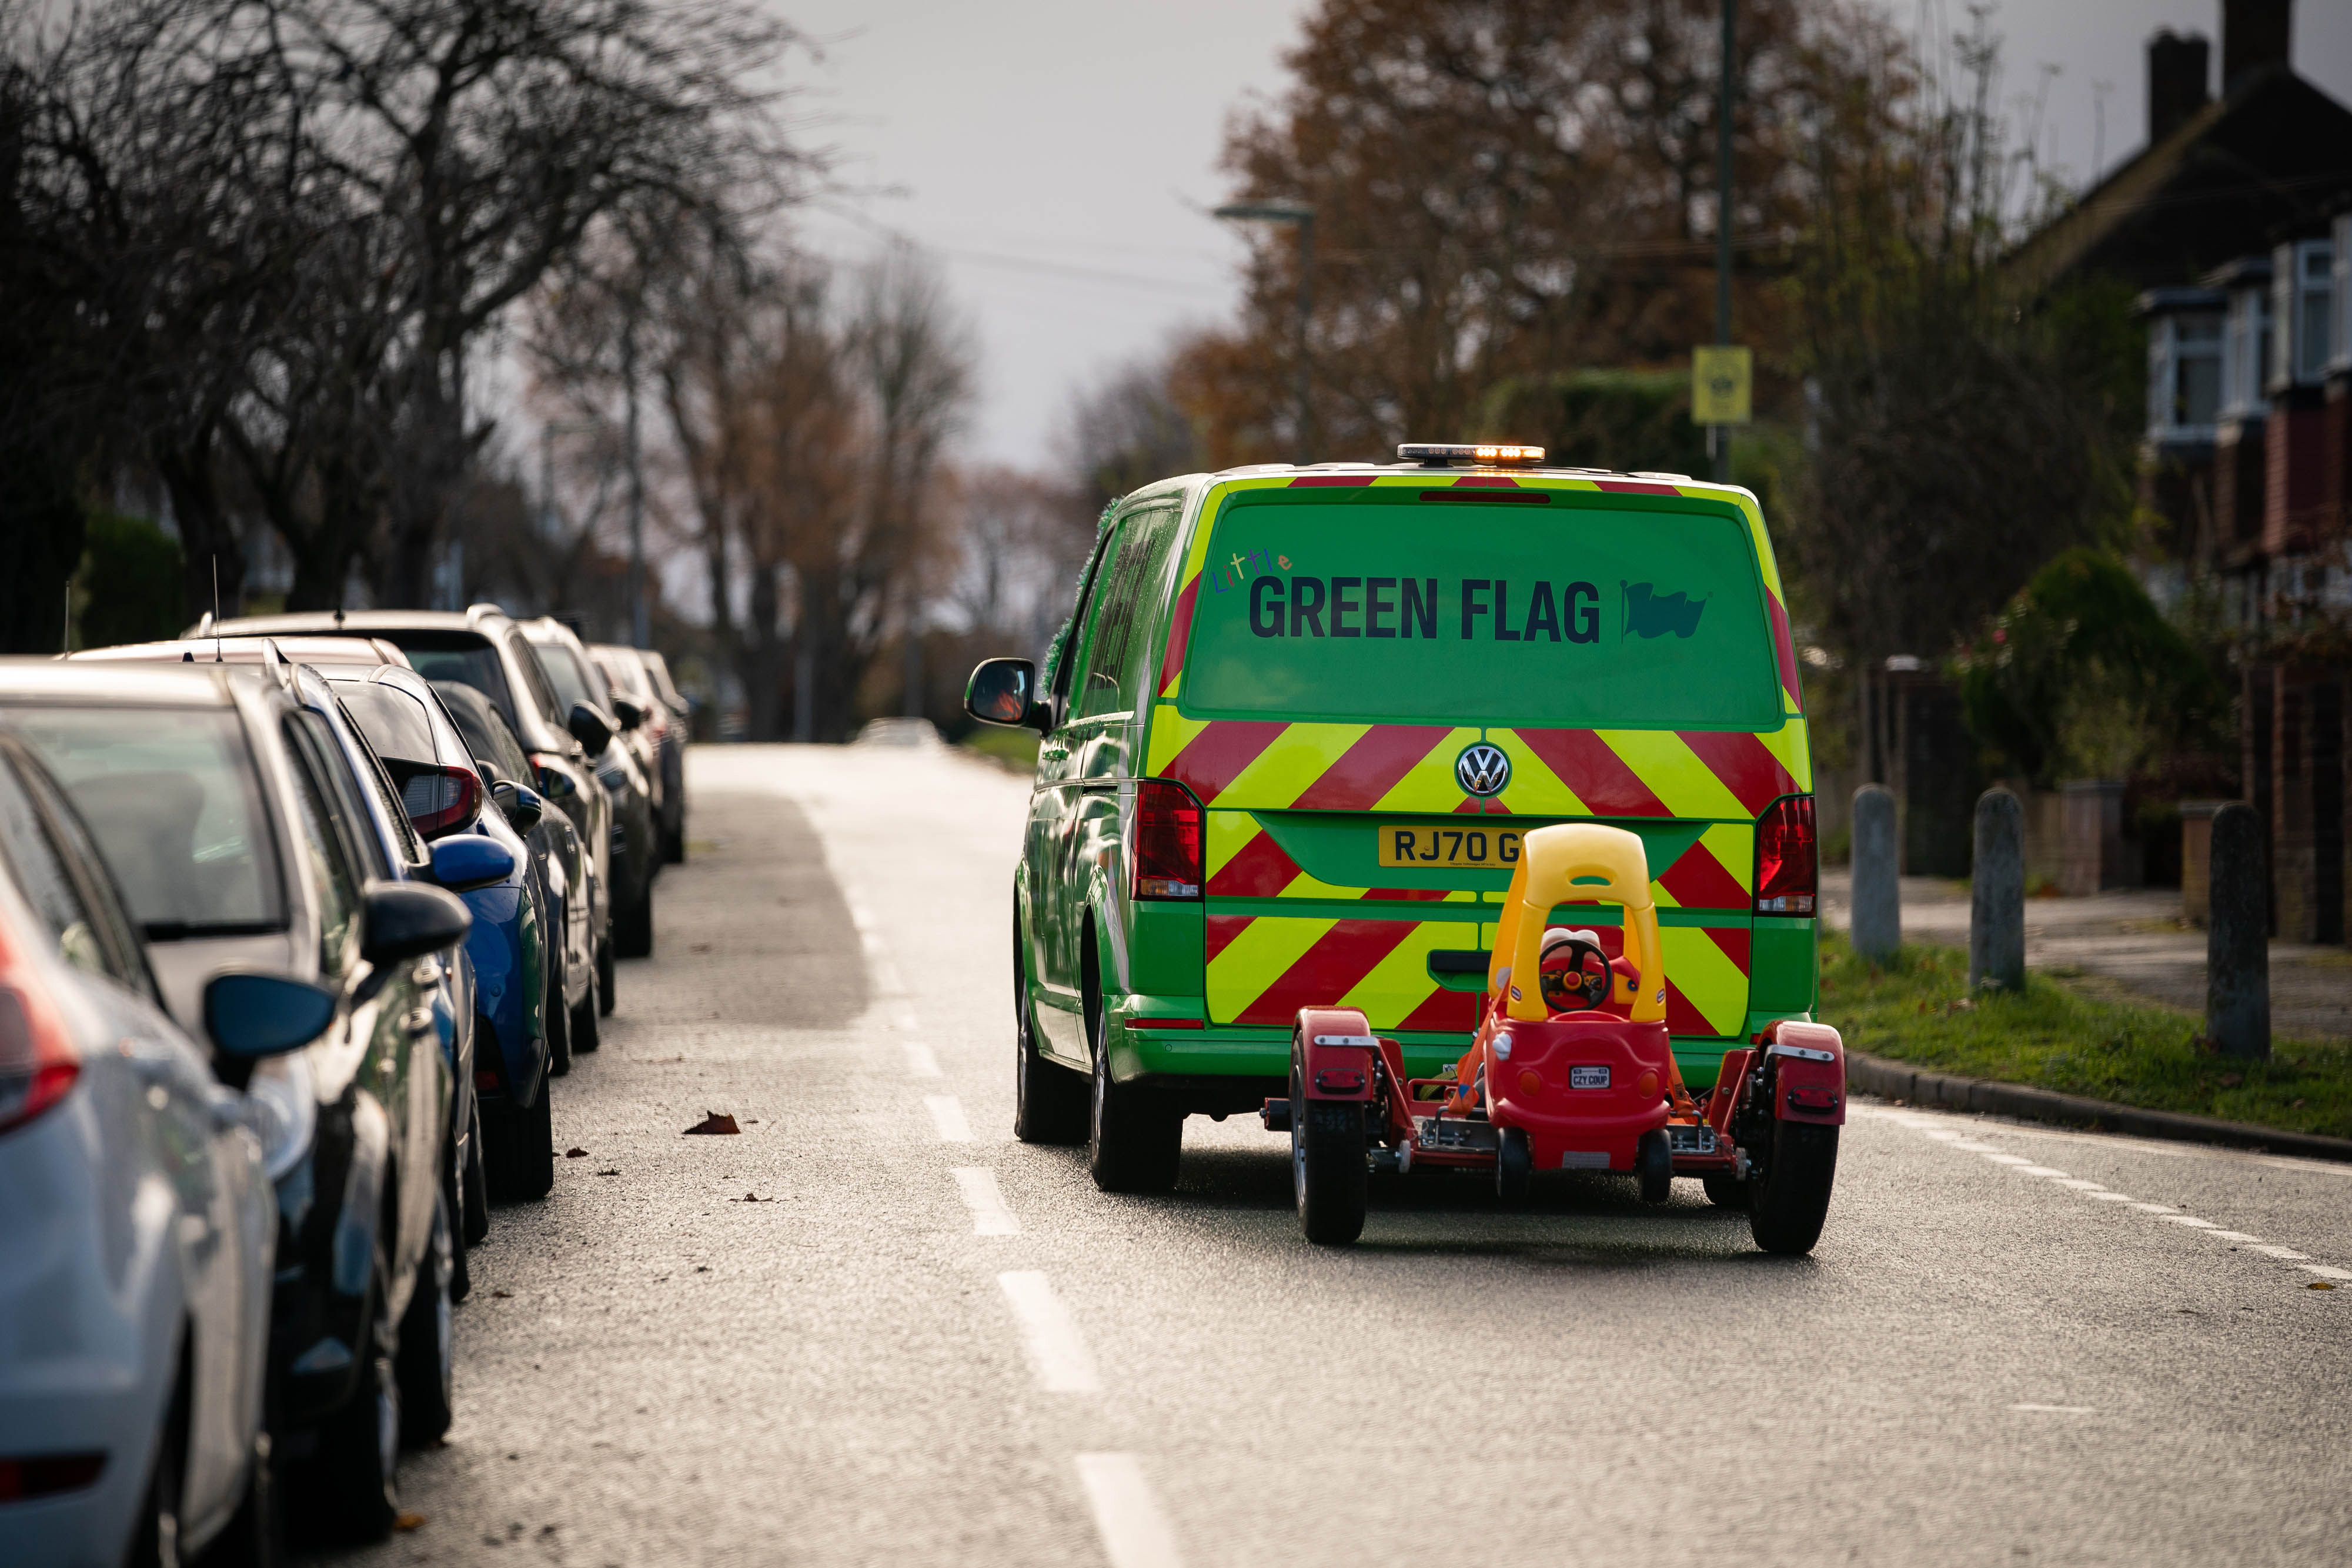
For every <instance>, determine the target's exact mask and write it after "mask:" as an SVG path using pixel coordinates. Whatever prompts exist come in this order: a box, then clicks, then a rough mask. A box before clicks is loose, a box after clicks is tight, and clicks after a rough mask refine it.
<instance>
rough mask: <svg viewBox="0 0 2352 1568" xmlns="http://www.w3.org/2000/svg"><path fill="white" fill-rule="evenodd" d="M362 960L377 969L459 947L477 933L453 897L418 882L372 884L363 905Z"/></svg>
mask: <svg viewBox="0 0 2352 1568" xmlns="http://www.w3.org/2000/svg"><path fill="white" fill-rule="evenodd" d="M360 915H361V919H362V923H363V924H362V934H361V942H360V956H362V957H363V958H365V959H366V960H367V961H368V962H369V963H371V964H373V965H374V966H375V967H378V968H382V967H383V966H385V965H386V964H397V963H399V962H400V961H401V960H402V959H404V958H421V957H423V956H425V954H427V953H438V952H439V951H441V949H443V948H444V947H455V946H457V944H458V943H460V942H463V941H464V940H465V939H466V933H467V932H468V931H471V930H472V929H473V928H474V916H473V912H472V911H470V910H468V909H467V907H466V906H465V904H463V903H461V902H460V901H459V900H458V897H457V894H454V893H445V892H443V891H442V890H441V889H440V888H437V887H427V886H425V884H424V883H419V882H379V883H372V884H371V885H370V886H369V888H368V890H367V892H366V894H363V895H362V898H361V900H360Z"/></svg>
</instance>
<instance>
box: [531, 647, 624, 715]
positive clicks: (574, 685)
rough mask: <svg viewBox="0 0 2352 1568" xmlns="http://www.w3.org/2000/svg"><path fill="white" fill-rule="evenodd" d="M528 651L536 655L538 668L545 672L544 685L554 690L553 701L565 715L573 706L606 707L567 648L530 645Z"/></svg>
mask: <svg viewBox="0 0 2352 1568" xmlns="http://www.w3.org/2000/svg"><path fill="white" fill-rule="evenodd" d="M530 651H531V652H532V653H535V654H537V655H538V657H539V667H540V668H541V669H542V670H544V671H546V672H547V684H548V685H551V686H553V687H554V688H555V700H556V702H557V704H558V705H559V706H561V707H562V710H563V711H564V712H565V713H570V712H571V711H572V705H573V704H574V703H586V704H588V705H589V706H592V707H600V708H601V707H605V706H610V705H609V704H608V703H607V701H606V699H605V696H604V691H603V690H602V689H601V687H600V686H599V685H598V683H597V682H595V681H594V680H593V679H591V678H590V677H589V674H588V672H587V671H585V670H583V669H582V668H581V667H580V661H579V659H578V658H576V657H574V656H573V654H572V650H571V649H569V648H567V647H565V646H564V645H563V644H562V643H532V644H531V645H530Z"/></svg>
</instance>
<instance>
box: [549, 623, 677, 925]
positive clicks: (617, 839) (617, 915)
mask: <svg viewBox="0 0 2352 1568" xmlns="http://www.w3.org/2000/svg"><path fill="white" fill-rule="evenodd" d="M522 634H523V637H524V639H525V640H526V641H527V642H528V643H529V644H530V651H531V653H532V655H533V656H534V657H535V658H537V659H538V660H539V667H540V669H541V671H542V672H543V673H544V674H546V676H547V684H548V685H551V686H552V687H554V688H555V695H556V700H557V701H558V702H560V703H562V704H563V705H564V706H566V708H567V709H570V708H580V707H585V708H588V709H590V710H592V711H593V712H594V713H595V714H597V715H598V716H600V717H603V718H605V719H607V720H608V721H609V723H610V727H611V734H610V736H609V737H607V739H606V742H605V745H604V749H603V750H602V751H599V752H595V753H593V754H592V755H593V758H594V760H595V764H596V778H597V779H598V781H599V782H601V783H602V784H603V785H604V792H605V793H606V794H607V795H609V796H611V797H612V801H613V821H614V832H613V951H614V953H615V954H617V955H619V956H621V957H624V958H646V957H651V956H653V950H654V876H655V874H656V873H658V872H659V871H660V870H661V856H660V854H659V852H658V848H659V846H658V845H656V842H655V840H654V790H653V780H652V779H649V778H648V777H647V776H646V770H645V768H644V767H643V766H641V764H640V762H639V760H638V756H637V753H636V751H635V749H634V748H633V747H632V745H631V742H632V740H633V739H634V737H635V732H636V731H637V730H638V729H639V728H640V727H643V725H644V723H645V718H646V710H645V709H644V708H643V707H640V706H638V705H637V704H636V703H635V701H633V700H631V699H629V698H627V697H618V698H616V697H615V696H614V695H613V691H612V688H611V687H609V686H608V685H605V683H604V674H603V673H602V672H601V671H599V670H598V669H597V668H596V662H595V661H594V660H593V659H591V658H590V657H589V656H588V648H587V645H586V644H585V643H582V642H581V641H580V639H579V637H578V636H576V635H575V634H574V633H573V632H572V628H570V627H569V626H566V625H565V624H563V622H561V621H558V620H556V619H555V618H554V617H552V616H546V615H542V616H541V617H540V618H539V619H538V620H536V621H526V622H522Z"/></svg>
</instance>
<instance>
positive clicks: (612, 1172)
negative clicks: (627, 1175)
mask: <svg viewBox="0 0 2352 1568" xmlns="http://www.w3.org/2000/svg"><path fill="white" fill-rule="evenodd" d="M596 1174H597V1175H598V1176H619V1175H620V1174H621V1173H620V1171H619V1170H618V1169H614V1170H609V1171H598V1172H597V1173H596Z"/></svg>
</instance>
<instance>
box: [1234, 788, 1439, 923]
mask: <svg viewBox="0 0 2352 1568" xmlns="http://www.w3.org/2000/svg"><path fill="white" fill-rule="evenodd" d="M1207 815H1208V843H1207V845H1206V849H1207V856H1208V867H1207V870H1208V877H1209V880H1208V882H1207V883H1206V884H1205V891H1206V893H1207V894H1208V896H1210V897H1211V898H1319V899H1326V900H1329V899H1360V900H1362V901H1364V902H1366V903H1374V904H1377V903H1395V904H1440V903H1451V904H1475V903H1476V902H1477V901H1478V895H1477V894H1475V892H1472V891H1470V890H1469V889H1467V888H1461V889H1456V890H1454V891H1452V892H1448V891H1446V890H1445V889H1444V888H1436V887H1351V886H1348V885H1345V884H1342V883H1329V882H1322V881H1319V880H1318V879H1317V878H1315V877H1312V876H1309V875H1308V874H1307V873H1306V872H1304V871H1302V870H1300V869H1299V866H1298V862H1296V861H1294V860H1292V859H1291V858H1290V856H1289V854H1288V853H1287V852H1285V851H1284V849H1283V847H1282V846H1281V845H1280V844H1278V843H1276V842H1275V841H1274V835H1273V834H1272V833H1269V832H1266V831H1265V830H1264V829H1262V828H1260V827H1259V826H1258V824H1257V819H1256V818H1255V817H1253V816H1252V815H1250V813H1248V812H1247V811H1211V812H1209V813H1208V814H1207Z"/></svg>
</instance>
